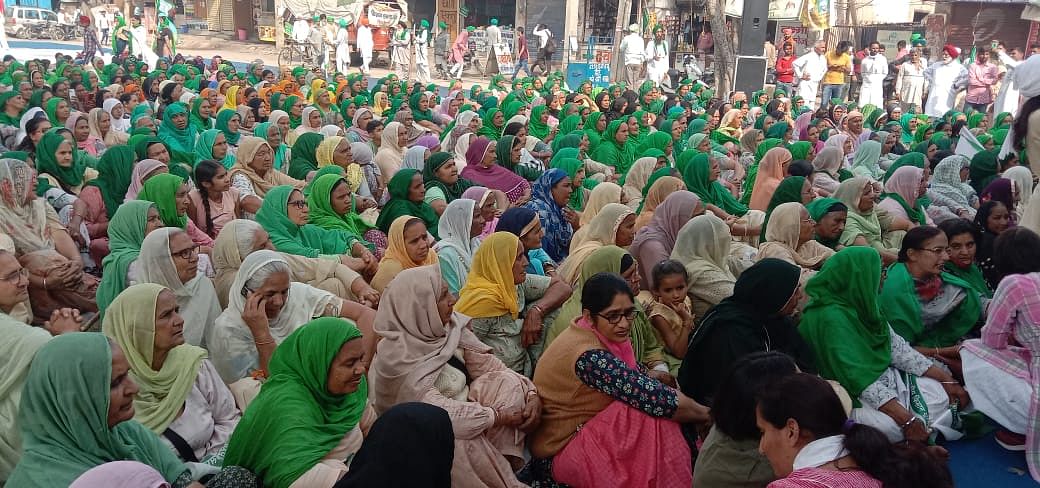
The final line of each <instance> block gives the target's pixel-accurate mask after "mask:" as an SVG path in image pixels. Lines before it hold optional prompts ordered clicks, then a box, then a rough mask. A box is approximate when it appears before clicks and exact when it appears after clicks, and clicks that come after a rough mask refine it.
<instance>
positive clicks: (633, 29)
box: [619, 24, 646, 87]
mask: <svg viewBox="0 0 1040 488" xmlns="http://www.w3.org/2000/svg"><path fill="white" fill-rule="evenodd" d="M645 49H646V46H644V45H643V36H641V35H639V24H632V25H630V26H628V35H627V36H625V37H624V38H623V39H621V46H620V48H619V50H620V51H621V55H622V56H624V60H625V82H626V83H628V86H629V87H636V86H639V80H640V78H641V75H642V74H643V55H644V52H643V51H644V50H645Z"/></svg>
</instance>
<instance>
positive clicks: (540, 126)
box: [527, 105, 549, 141]
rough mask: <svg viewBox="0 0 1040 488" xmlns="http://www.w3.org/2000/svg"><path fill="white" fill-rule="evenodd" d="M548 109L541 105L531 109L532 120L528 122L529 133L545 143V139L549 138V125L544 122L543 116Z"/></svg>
mask: <svg viewBox="0 0 1040 488" xmlns="http://www.w3.org/2000/svg"><path fill="white" fill-rule="evenodd" d="M548 109H549V108H548V107H546V106H545V105H539V106H537V107H535V108H533V109H531V118H530V119H528V121H527V133H528V134H529V135H530V136H532V137H537V138H538V139H541V140H542V141H545V138H546V137H548V136H549V125H548V124H546V123H544V122H542V115H543V114H545V111H546V110H548Z"/></svg>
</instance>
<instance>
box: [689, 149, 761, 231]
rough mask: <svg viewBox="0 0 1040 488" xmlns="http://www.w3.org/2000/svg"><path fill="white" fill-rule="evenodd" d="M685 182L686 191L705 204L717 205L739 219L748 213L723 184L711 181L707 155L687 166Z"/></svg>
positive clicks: (695, 157) (694, 158)
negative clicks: (692, 193)
mask: <svg viewBox="0 0 1040 488" xmlns="http://www.w3.org/2000/svg"><path fill="white" fill-rule="evenodd" d="M686 152H689V150H687V151H686ZM686 152H684V153H683V154H686ZM683 182H685V183H686V189H687V190H689V191H692V192H694V193H696V194H697V196H698V197H700V198H701V200H702V201H703V202H705V204H712V205H715V206H716V207H719V208H721V209H723V210H725V211H726V213H729V214H732V215H735V216H737V217H742V216H744V214H746V213H748V208H747V206H745V205H744V204H742V203H740V202H738V201H737V199H736V198H733V195H732V194H730V192H729V190H727V189H726V188H724V187H723V186H722V184H721V183H719V182H718V181H712V180H711V161H710V160H709V159H708V155H707V154H705V153H698V154H697V155H696V156H694V157H693V159H692V160H690V162H689V164H687V165H686V169H685V170H684V171H683Z"/></svg>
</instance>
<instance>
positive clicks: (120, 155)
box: [87, 146, 135, 220]
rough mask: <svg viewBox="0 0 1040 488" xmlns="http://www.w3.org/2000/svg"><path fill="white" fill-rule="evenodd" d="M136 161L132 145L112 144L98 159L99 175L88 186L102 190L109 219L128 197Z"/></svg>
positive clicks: (102, 198) (102, 197)
mask: <svg viewBox="0 0 1040 488" xmlns="http://www.w3.org/2000/svg"><path fill="white" fill-rule="evenodd" d="M134 161H135V154H134V150H133V149H130V146H112V147H110V148H108V150H107V151H105V154H102V155H101V159H99V160H98V167H97V169H98V177H97V178H95V179H93V180H91V181H90V182H89V183H87V186H96V187H97V189H98V190H99V191H100V192H101V200H102V201H103V202H105V213H106V214H107V215H108V219H109V220H111V219H112V216H113V215H115V213H116V210H117V209H119V206H120V205H121V204H122V203H123V200H124V198H125V197H126V190H127V188H129V187H130V176H131V175H132V174H133V172H134Z"/></svg>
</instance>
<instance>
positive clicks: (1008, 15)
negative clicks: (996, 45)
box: [933, 2, 1030, 51]
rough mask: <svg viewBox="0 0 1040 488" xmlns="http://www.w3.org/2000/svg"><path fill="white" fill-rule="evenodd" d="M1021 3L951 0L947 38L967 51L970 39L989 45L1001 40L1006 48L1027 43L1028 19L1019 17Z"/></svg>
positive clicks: (969, 47) (948, 41) (1022, 46)
mask: <svg viewBox="0 0 1040 488" xmlns="http://www.w3.org/2000/svg"><path fill="white" fill-rule="evenodd" d="M1024 6H1025V2H1022V3H993V2H983V3H975V2H958V3H954V4H953V5H952V9H951V15H950V17H951V18H950V22H949V24H948V25H949V27H948V30H947V35H946V42H947V43H949V44H953V45H954V46H957V47H959V48H961V49H964V50H966V51H967V50H970V49H971V45H972V41H974V42H975V45H976V46H987V47H988V46H989V44H990V42H991V41H994V40H1001V41H1004V42H1005V43H1006V45H1007V46H1008V47H1009V48H1010V47H1019V48H1025V47H1028V42H1029V28H1030V22H1029V21H1028V20H1022V19H1021V18H1019V16H1020V15H1022V9H1023V7H1024ZM933 49H934V48H933Z"/></svg>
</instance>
